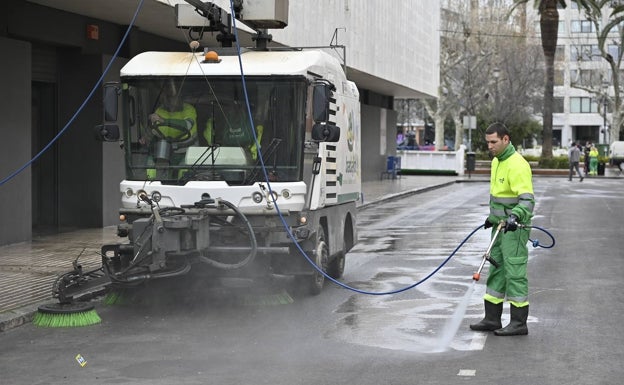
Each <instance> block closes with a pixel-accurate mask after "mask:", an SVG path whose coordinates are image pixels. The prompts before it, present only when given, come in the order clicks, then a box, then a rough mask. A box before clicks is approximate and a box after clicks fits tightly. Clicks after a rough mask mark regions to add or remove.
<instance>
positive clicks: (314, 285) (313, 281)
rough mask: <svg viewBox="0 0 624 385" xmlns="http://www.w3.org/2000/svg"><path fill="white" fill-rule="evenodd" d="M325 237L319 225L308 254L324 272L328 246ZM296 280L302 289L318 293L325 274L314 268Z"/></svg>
mask: <svg viewBox="0 0 624 385" xmlns="http://www.w3.org/2000/svg"><path fill="white" fill-rule="evenodd" d="M325 239H326V238H325V231H324V230H323V227H319V228H318V230H317V231H316V247H315V248H314V251H313V255H309V257H310V258H312V259H313V261H314V263H315V264H316V266H318V267H320V268H321V270H322V271H324V272H326V271H327V260H328V259H329V248H328V247H327V243H325ZM297 280H298V281H299V285H300V287H301V288H302V289H304V290H306V291H307V292H308V293H310V294H311V295H318V294H320V293H321V291H322V290H323V285H324V284H325V275H323V274H322V273H321V272H319V271H318V270H317V269H314V273H313V274H311V275H302V276H299V277H297Z"/></svg>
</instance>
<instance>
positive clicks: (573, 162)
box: [568, 144, 583, 182]
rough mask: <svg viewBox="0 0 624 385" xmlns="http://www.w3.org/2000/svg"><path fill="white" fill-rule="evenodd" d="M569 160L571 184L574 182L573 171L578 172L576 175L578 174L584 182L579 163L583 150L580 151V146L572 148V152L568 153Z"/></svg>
mask: <svg viewBox="0 0 624 385" xmlns="http://www.w3.org/2000/svg"><path fill="white" fill-rule="evenodd" d="M568 158H569V162H570V174H569V177H568V179H569V180H570V182H571V181H572V174H573V170H576V173H577V174H578V176H579V178H580V181H581V182H582V181H583V174H581V170H579V161H580V160H581V150H580V149H579V145H578V144H576V145H574V146H572V148H570V151H569V152H568Z"/></svg>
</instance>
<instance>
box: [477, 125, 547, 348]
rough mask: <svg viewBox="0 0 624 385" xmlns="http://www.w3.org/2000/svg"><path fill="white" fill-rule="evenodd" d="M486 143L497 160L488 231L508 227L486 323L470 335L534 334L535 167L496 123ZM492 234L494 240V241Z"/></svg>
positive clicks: (499, 243)
mask: <svg viewBox="0 0 624 385" xmlns="http://www.w3.org/2000/svg"><path fill="white" fill-rule="evenodd" d="M485 141H486V143H487V146H488V150H489V151H490V155H492V156H493V159H492V168H491V170H492V171H491V174H490V215H488V217H487V218H486V220H485V224H484V225H483V227H484V228H486V229H487V228H490V227H497V226H499V224H500V226H504V232H503V233H502V234H501V233H499V236H498V237H497V238H496V240H495V241H494V244H493V245H492V248H491V250H490V258H492V259H493V260H494V261H496V263H497V264H498V267H494V265H490V270H489V273H488V279H487V289H486V291H485V296H484V297H483V302H484V306H485V318H483V320H481V321H480V322H478V323H476V324H471V325H470V329H472V330H477V331H493V332H494V334H495V335H497V336H515V335H526V334H529V329H528V328H527V324H526V322H527V317H528V316H529V281H528V275H527V264H528V260H529V249H528V247H527V242H528V240H529V232H530V228H529V227H528V226H530V225H531V218H532V217H533V207H534V206H535V197H534V195H533V180H532V178H533V176H532V173H531V166H529V163H528V162H527V161H526V160H525V159H524V158H523V157H522V155H520V154H519V153H518V152H517V151H516V149H515V148H514V146H513V144H511V137H510V135H509V131H508V130H507V127H505V125H504V124H502V123H493V124H491V125H490V126H489V127H488V128H487V129H486V130H485ZM495 231H496V230H495V229H494V228H493V229H492V234H491V236H494V234H495ZM505 300H507V301H508V302H509V303H510V311H511V320H510V321H509V324H508V325H507V326H505V327H502V324H501V315H502V313H503V302H504V301H505Z"/></svg>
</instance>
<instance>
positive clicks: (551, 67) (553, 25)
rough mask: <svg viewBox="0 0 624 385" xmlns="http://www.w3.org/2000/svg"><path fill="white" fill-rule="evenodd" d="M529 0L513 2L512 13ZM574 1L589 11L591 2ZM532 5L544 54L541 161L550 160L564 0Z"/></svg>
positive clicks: (537, 0)
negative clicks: (560, 14)
mask: <svg viewBox="0 0 624 385" xmlns="http://www.w3.org/2000/svg"><path fill="white" fill-rule="evenodd" d="M529 1H530V0H514V4H513V6H512V9H511V10H512V11H513V10H515V9H516V8H517V7H519V6H524V5H526V3H528V2H529ZM570 1H574V2H575V3H577V4H578V5H579V7H582V8H583V9H585V10H587V9H590V6H591V5H590V3H593V2H594V1H591V0H570ZM533 5H534V6H535V8H536V9H537V10H538V13H539V15H540V32H541V43H542V51H543V53H544V65H545V82H544V101H543V103H544V107H543V125H544V128H543V143H542V159H544V160H545V161H548V160H550V159H552V122H553V104H554V89H555V52H556V50H557V36H558V34H559V11H558V9H557V7H561V8H566V6H567V4H566V1H565V0H533Z"/></svg>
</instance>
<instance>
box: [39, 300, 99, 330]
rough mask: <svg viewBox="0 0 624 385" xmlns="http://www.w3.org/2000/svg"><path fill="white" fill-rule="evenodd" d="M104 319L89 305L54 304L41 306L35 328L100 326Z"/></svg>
mask: <svg viewBox="0 0 624 385" xmlns="http://www.w3.org/2000/svg"><path fill="white" fill-rule="evenodd" d="M100 322H102V319H101V318H100V316H99V315H98V314H97V312H96V311H95V306H94V305H92V304H89V303H83V302H76V303H52V304H47V305H41V306H39V308H38V311H37V313H35V316H34V317H33V321H32V323H33V324H34V325H35V326H39V327H44V328H71V327H79V326H90V325H95V324H99V323H100Z"/></svg>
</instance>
